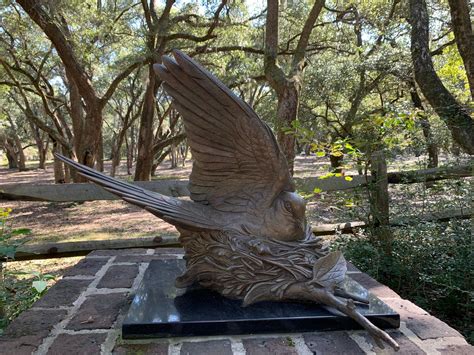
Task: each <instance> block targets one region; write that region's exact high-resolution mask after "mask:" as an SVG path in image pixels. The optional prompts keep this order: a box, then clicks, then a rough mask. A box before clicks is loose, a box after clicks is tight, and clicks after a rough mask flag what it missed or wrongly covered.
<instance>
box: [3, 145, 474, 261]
mask: <svg viewBox="0 0 474 355" xmlns="http://www.w3.org/2000/svg"><path fill="white" fill-rule="evenodd" d="M473 167H474V166H473V165H472V164H467V165H462V166H456V167H442V168H433V169H422V170H410V171H399V172H388V173H387V165H386V161H385V158H384V155H383V153H382V152H376V153H375V154H374V155H373V156H372V164H371V175H369V176H359V175H356V176H350V179H345V178H346V177H347V175H346V176H345V177H329V178H325V179H321V178H318V177H309V178H295V183H296V185H297V189H298V190H299V191H302V192H305V193H312V192H313V191H314V190H315V189H316V188H317V189H319V190H320V191H339V190H347V189H354V188H357V187H364V186H366V187H368V192H369V202H370V211H371V215H372V221H371V222H370V224H368V223H367V222H362V221H355V222H347V223H338V224H323V225H318V226H315V227H314V228H313V232H314V234H315V235H327V234H333V233H334V232H335V231H336V230H340V231H342V232H350V231H352V230H353V229H354V228H361V227H367V226H369V225H370V226H372V227H374V228H375V232H376V233H377V234H378V235H379V236H380V238H381V239H382V240H384V239H387V241H388V240H390V238H391V236H390V232H389V231H390V228H388V227H389V226H390V225H392V226H393V225H405V224H410V223H413V221H414V220H418V218H406V217H405V218H404V219H400V218H399V219H393V220H390V219H389V193H388V185H389V184H411V183H420V182H429V181H437V180H445V179H458V178H463V177H470V176H473ZM133 184H135V185H138V186H140V187H143V188H146V189H148V190H151V191H155V192H158V193H161V194H164V195H168V196H174V197H185V196H189V191H188V189H187V184H188V181H187V180H158V181H149V182H134V183H133ZM0 199H3V200H16V201H50V202H82V201H96V200H114V199H118V198H117V197H116V196H114V195H112V194H110V193H109V192H107V191H105V190H104V189H102V188H101V187H99V186H97V185H95V184H90V183H85V184H36V185H33V184H11V185H3V186H0ZM471 215H472V209H468V210H451V211H446V212H442V213H438V214H433V215H428V216H424V219H425V220H447V219H452V218H470V217H471ZM177 244H178V241H177V239H176V237H174V236H163V237H161V236H159V237H146V238H139V239H126V240H108V241H88V242H67V243H64V242H63V243H54V244H49V243H43V244H39V243H38V244H30V243H28V244H26V245H24V246H22V247H20V248H19V249H18V253H17V257H18V258H20V259H31V258H34V257H44V256H45V255H46V256H49V257H51V256H53V257H54V256H61V255H66V254H74V255H79V254H85V253H87V252H89V251H91V250H95V249H120V248H130V247H141V248H150V247H159V246H170V245H177ZM387 252H389V250H388V251H387Z"/></svg>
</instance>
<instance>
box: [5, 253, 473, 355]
mask: <svg viewBox="0 0 474 355" xmlns="http://www.w3.org/2000/svg"><path fill="white" fill-rule="evenodd" d="M182 255H183V251H182V249H179V248H166V249H165V248H163V249H125V250H112V251H111V250H98V251H95V252H92V253H91V254H89V255H88V256H87V257H86V258H84V259H83V260H81V261H80V262H79V263H78V264H77V265H76V266H75V267H74V268H72V269H71V270H69V271H68V272H67V273H66V274H65V275H64V277H63V279H62V280H60V281H59V282H57V283H56V285H54V286H53V287H52V288H51V289H50V290H49V291H48V292H47V294H46V295H45V296H44V297H43V298H42V299H40V300H39V301H38V302H36V303H35V304H34V305H33V307H32V308H31V309H29V310H27V311H25V312H24V313H22V314H21V315H20V316H19V317H18V318H17V319H15V320H14V321H13V322H12V323H11V324H10V326H9V327H8V328H7V329H6V332H5V334H4V335H3V336H2V337H0V354H5V355H21V354H32V353H34V354H38V355H41V354H67V355H74V354H88V355H90V354H101V353H102V354H173V355H174V354H193V355H199V354H203V355H212V354H216V355H226V354H229V355H230V354H234V355H241V354H248V355H264V354H268V355H273V354H288V355H293V354H295V355H296V354H300V355H310V354H318V355H319V354H328V355H333V354H350V355H352V354H392V353H394V352H393V351H391V350H390V349H384V350H382V349H379V348H378V347H375V346H374V345H373V344H372V342H371V341H370V339H368V336H367V333H366V332H364V331H343V332H342V331H339V332H315V333H305V334H298V333H292V334H271V335H245V336H219V337H188V338H171V339H156V340H152V341H129V342H125V341H123V340H122V339H121V337H120V325H121V321H122V319H123V317H124V315H125V313H126V311H127V310H128V306H129V303H130V301H131V300H132V298H133V294H134V291H135V290H136V289H137V287H138V285H139V284H140V282H141V279H142V278H143V274H144V272H145V270H146V268H147V266H148V264H149V262H150V261H151V260H154V259H157V258H181V257H182ZM350 270H351V271H349V273H350V274H351V276H352V277H353V278H354V279H355V280H356V281H358V282H359V283H361V284H362V285H363V286H364V287H366V288H367V289H369V291H371V292H372V293H374V294H375V295H377V296H378V297H379V298H381V299H382V300H383V301H384V302H385V303H387V304H388V305H389V306H391V307H392V308H393V309H394V310H395V311H397V312H398V313H400V316H401V322H402V323H401V327H400V329H398V330H393V331H390V333H391V334H392V336H393V337H394V338H395V339H396V340H397V341H398V343H399V344H400V346H401V350H400V352H399V353H398V354H429V355H432V354H474V347H472V346H470V345H468V344H467V342H466V340H465V339H464V338H463V337H462V336H461V335H460V334H459V333H458V332H457V331H456V330H454V329H453V328H451V327H449V326H448V325H447V324H446V323H443V322H442V321H440V320H439V319H437V318H435V317H433V316H430V315H429V314H428V313H427V312H426V311H424V310H423V309H421V308H419V307H417V306H416V305H414V304H413V303H411V302H410V301H407V300H404V299H401V298H400V297H399V296H398V295H397V294H396V293H395V292H393V291H392V290H390V289H389V288H388V287H386V286H384V285H382V284H380V283H378V282H377V281H375V280H374V279H372V278H370V277H369V276H367V275H366V274H363V273H360V272H359V271H358V270H357V269H355V268H353V267H351V268H350Z"/></svg>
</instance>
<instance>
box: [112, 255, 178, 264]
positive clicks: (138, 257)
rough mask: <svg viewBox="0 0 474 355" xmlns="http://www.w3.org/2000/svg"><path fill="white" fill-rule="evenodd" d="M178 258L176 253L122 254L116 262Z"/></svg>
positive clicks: (143, 261) (146, 261)
mask: <svg viewBox="0 0 474 355" xmlns="http://www.w3.org/2000/svg"><path fill="white" fill-rule="evenodd" d="M164 259H177V256H176V255H166V254H161V255H120V256H117V258H115V262H116V263H135V264H138V263H149V262H150V261H152V260H164Z"/></svg>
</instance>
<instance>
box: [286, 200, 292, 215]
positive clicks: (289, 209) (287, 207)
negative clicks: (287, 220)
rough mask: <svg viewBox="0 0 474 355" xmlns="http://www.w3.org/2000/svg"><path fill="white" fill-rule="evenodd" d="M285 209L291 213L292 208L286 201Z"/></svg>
mask: <svg viewBox="0 0 474 355" xmlns="http://www.w3.org/2000/svg"><path fill="white" fill-rule="evenodd" d="M285 209H286V210H287V211H288V212H293V208H292V207H291V203H289V202H288V201H285Z"/></svg>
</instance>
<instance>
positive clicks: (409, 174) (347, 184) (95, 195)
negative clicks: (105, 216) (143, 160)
mask: <svg viewBox="0 0 474 355" xmlns="http://www.w3.org/2000/svg"><path fill="white" fill-rule="evenodd" d="M469 176H473V166H472V165H463V166H456V167H442V168H435V169H422V170H412V171H399V172H391V173H390V172H389V173H387V181H388V183H389V184H410V183H418V182H425V181H436V180H443V179H455V178H462V177H469ZM351 178H352V180H351V181H347V180H345V177H334V176H333V177H329V178H326V179H320V178H318V177H308V178H295V183H296V186H297V188H298V190H299V191H303V192H305V193H311V192H313V191H314V189H316V188H318V189H320V190H321V191H339V190H348V189H354V188H357V187H361V186H366V185H367V184H368V183H370V182H371V181H372V177H371V176H370V175H369V176H367V177H366V176H360V175H355V176H351ZM133 184H135V185H137V186H140V187H143V188H146V189H148V190H151V191H154V192H159V193H161V194H163V195H167V196H174V197H184V196H189V190H188V188H187V185H188V181H187V180H155V181H138V182H133ZM0 199H3V200H15V201H50V202H82V201H98V200H116V199H118V197H116V196H114V195H112V194H111V193H109V192H107V191H106V190H104V189H103V188H101V187H100V186H97V185H95V184H91V183H85V184H36V185H33V184H9V185H0Z"/></svg>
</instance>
